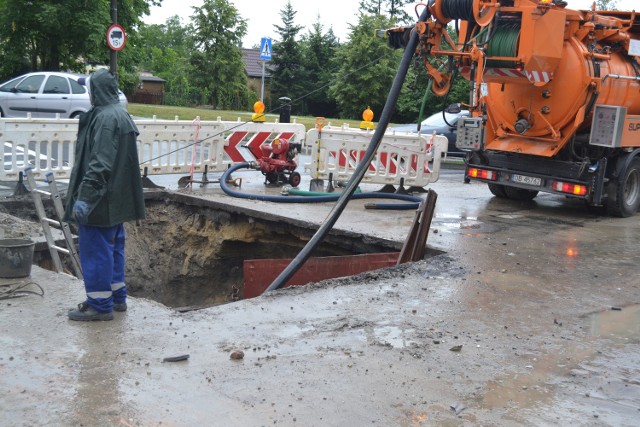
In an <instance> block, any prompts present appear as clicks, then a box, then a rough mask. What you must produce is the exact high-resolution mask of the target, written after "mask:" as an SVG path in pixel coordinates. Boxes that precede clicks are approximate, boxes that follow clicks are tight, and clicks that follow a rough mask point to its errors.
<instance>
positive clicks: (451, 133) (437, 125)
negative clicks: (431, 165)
mask: <svg viewBox="0 0 640 427" xmlns="http://www.w3.org/2000/svg"><path fill="white" fill-rule="evenodd" d="M443 113H444V117H443ZM461 117H469V111H468V110H462V111H460V112H459V113H447V112H442V111H440V112H438V113H435V114H434V115H432V116H429V117H428V118H426V119H425V120H423V121H422V124H421V126H420V134H422V135H431V134H433V132H434V131H435V133H436V134H437V135H444V136H446V137H447V140H449V148H448V149H447V155H449V156H455V157H461V156H463V155H464V152H463V151H461V150H460V149H459V148H457V147H456V126H457V124H458V120H459V119H460V118H461ZM445 118H446V121H445ZM390 129H391V130H393V131H395V132H407V133H417V132H418V131H417V129H418V126H417V124H415V123H414V124H408V125H398V126H392V127H390Z"/></svg>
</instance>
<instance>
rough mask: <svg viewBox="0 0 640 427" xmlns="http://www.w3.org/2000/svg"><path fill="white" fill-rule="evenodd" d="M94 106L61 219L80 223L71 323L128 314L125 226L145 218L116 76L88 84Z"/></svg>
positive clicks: (83, 126)
mask: <svg viewBox="0 0 640 427" xmlns="http://www.w3.org/2000/svg"><path fill="white" fill-rule="evenodd" d="M86 85H87V89H88V90H89V94H90V97H91V103H92V104H93V107H92V108H91V109H90V110H89V111H88V112H87V113H85V114H82V115H81V116H80V122H79V125H78V142H77V145H76V150H75V161H74V165H73V170H72V171H71V178H70V180H69V191H68V194H67V206H66V212H65V220H66V221H70V220H75V221H76V222H77V223H78V230H79V232H78V240H79V249H80V264H81V266H82V273H83V276H84V285H85V290H86V293H87V298H86V301H84V302H82V303H80V304H78V308H76V309H72V310H69V312H68V316H69V319H71V320H111V319H113V311H126V309H127V303H126V297H127V288H126V285H125V277H124V270H125V258H124V242H125V231H124V226H123V223H124V222H127V221H135V220H140V219H144V216H145V212H144V198H143V194H142V179H141V177H140V168H139V162H138V150H137V145H136V138H137V136H138V134H139V132H138V129H137V127H136V125H135V123H134V122H133V120H132V119H131V116H129V113H127V111H126V110H125V108H124V106H123V105H122V104H120V102H119V99H118V85H117V81H116V76H115V75H114V74H113V73H111V72H109V71H107V70H99V71H97V72H95V73H94V74H92V75H91V76H90V77H89V78H88V79H87V82H86Z"/></svg>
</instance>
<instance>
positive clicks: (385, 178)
mask: <svg viewBox="0 0 640 427" xmlns="http://www.w3.org/2000/svg"><path fill="white" fill-rule="evenodd" d="M372 137H373V131H364V130H360V129H352V128H349V126H348V125H344V126H342V127H334V126H325V127H324V128H322V131H321V132H319V131H318V130H317V129H312V130H310V131H309V132H307V144H308V145H311V146H312V150H311V163H309V164H306V165H305V168H306V169H309V174H310V175H311V178H313V179H328V178H329V174H332V178H333V180H334V181H347V180H349V178H351V176H352V175H353V173H354V172H355V170H356V168H357V166H358V164H359V163H360V161H361V159H362V158H363V157H364V154H365V152H366V150H367V148H368V146H369V144H370V142H371V138H372ZM447 146H448V141H447V138H446V137H444V136H442V135H430V136H427V135H418V134H412V133H404V132H402V133H400V132H398V133H395V132H394V131H392V130H387V132H386V133H385V135H384V136H383V138H382V141H381V142H380V146H379V147H378V150H377V151H376V155H375V157H374V158H373V160H372V161H371V164H370V165H369V168H368V170H367V172H366V174H365V175H364V177H363V178H362V181H363V182H367V183H373V184H383V185H386V184H391V185H400V184H401V180H404V185H407V186H414V187H424V186H426V185H428V184H429V183H432V182H435V181H437V180H438V177H439V174H440V162H441V160H442V158H443V157H444V156H446V153H447Z"/></svg>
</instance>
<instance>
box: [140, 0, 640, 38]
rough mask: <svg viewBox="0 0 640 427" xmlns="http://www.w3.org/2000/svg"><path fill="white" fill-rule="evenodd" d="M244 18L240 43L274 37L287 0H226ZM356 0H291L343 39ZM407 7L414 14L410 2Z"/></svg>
mask: <svg viewBox="0 0 640 427" xmlns="http://www.w3.org/2000/svg"><path fill="white" fill-rule="evenodd" d="M202 3H203V2H202V0H163V1H162V6H161V7H152V8H151V15H150V16H149V17H147V18H146V19H145V22H146V23H148V24H164V23H165V22H166V20H167V18H169V17H171V16H173V15H178V16H179V17H180V18H181V19H182V21H183V24H186V23H187V22H188V21H189V19H190V17H191V15H192V14H193V9H192V7H193V6H195V7H199V6H201V5H202ZM230 3H232V4H233V5H234V6H235V7H236V9H238V11H239V12H240V14H241V15H242V16H243V17H244V19H246V20H247V30H248V31H247V36H246V37H245V38H244V40H243V45H244V47H252V46H253V45H258V44H260V39H261V38H262V37H271V38H273V39H275V38H276V35H277V34H276V32H275V29H274V25H276V24H277V25H281V24H282V18H281V17H280V11H281V10H282V9H283V8H284V5H285V4H286V3H287V0H232V1H230ZM359 3H360V0H320V1H314V0H291V5H292V6H293V9H294V10H295V11H297V14H296V18H295V24H296V25H302V26H304V27H305V28H304V29H303V30H302V31H301V34H304V33H306V32H307V29H311V25H312V24H313V23H314V22H315V21H316V18H317V17H318V16H320V22H321V23H322V24H323V25H324V27H325V31H326V30H327V29H328V28H329V27H331V28H333V32H334V33H335V34H336V36H337V37H338V38H339V39H340V41H342V42H344V41H346V40H347V35H348V34H349V24H355V23H357V13H358V4H359ZM417 3H418V2H417V1H416V2H415V3H412V4H411V5H410V6H408V7H407V11H408V12H409V13H411V16H414V15H415V13H414V5H415V4H417ZM568 3H569V6H567V7H568V8H571V9H589V8H590V7H591V4H592V3H593V0H568ZM634 7H635V9H636V10H637V11H640V3H639V2H638V0H618V9H619V10H631V9H633V8H634Z"/></svg>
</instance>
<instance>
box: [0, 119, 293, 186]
mask: <svg viewBox="0 0 640 427" xmlns="http://www.w3.org/2000/svg"><path fill="white" fill-rule="evenodd" d="M135 122H136V125H137V126H138V130H139V131H140V135H139V137H138V156H139V160H140V170H141V172H143V171H144V170H145V169H146V171H147V174H149V175H158V174H174V173H188V172H190V170H191V167H192V164H193V169H194V171H195V172H204V171H205V168H206V169H207V170H208V171H210V172H216V171H218V172H222V171H224V170H226V169H227V167H228V165H229V164H231V163H234V162H239V161H250V160H255V156H253V155H252V154H251V153H252V152H259V146H260V145H261V144H263V143H270V142H271V141H273V140H274V139H276V138H287V139H290V140H291V141H292V142H304V138H305V127H304V126H303V125H301V124H296V123H266V122H265V123H252V122H249V123H247V122H241V121H240V120H239V119H238V121H237V122H229V121H222V120H220V119H218V120H215V121H199V120H194V121H187V120H178V119H177V118H176V119H175V120H156V119H138V120H135ZM77 131H78V120H77V119H29V118H27V119H0V141H2V142H3V145H4V147H3V148H4V164H3V167H2V169H1V170H0V181H17V180H18V179H19V174H20V172H22V171H23V170H24V169H25V167H27V166H31V167H32V168H33V175H34V177H35V178H40V177H44V175H45V174H46V173H49V172H52V173H53V174H54V176H55V177H56V178H57V179H68V178H69V177H70V175H71V169H72V167H73V162H74V153H75V145H76V139H77ZM196 140H197V143H196Z"/></svg>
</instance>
